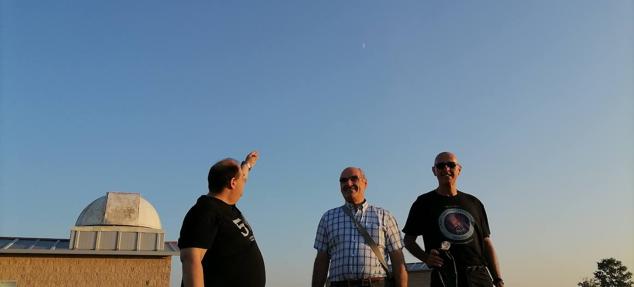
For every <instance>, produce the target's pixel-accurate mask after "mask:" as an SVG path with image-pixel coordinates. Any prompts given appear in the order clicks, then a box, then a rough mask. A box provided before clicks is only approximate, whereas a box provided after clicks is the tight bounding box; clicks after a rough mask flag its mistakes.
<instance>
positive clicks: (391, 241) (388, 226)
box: [385, 210, 403, 252]
mask: <svg viewBox="0 0 634 287" xmlns="http://www.w3.org/2000/svg"><path fill="white" fill-rule="evenodd" d="M385 236H386V238H387V241H386V242H387V244H386V248H387V251H389V252H393V251H395V250H401V249H403V241H402V240H401V231H400V230H399V229H398V224H397V223H396V219H395V218H394V216H392V214H391V213H390V212H388V211H387V210H386V211H385Z"/></svg>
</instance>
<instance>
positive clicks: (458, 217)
mask: <svg viewBox="0 0 634 287" xmlns="http://www.w3.org/2000/svg"><path fill="white" fill-rule="evenodd" d="M438 225H439V226H440V232H442V234H443V235H444V236H445V237H447V238H449V239H451V240H455V241H462V240H467V239H469V238H470V237H471V235H473V216H471V214H470V213H469V212H467V211H465V210H462V209H459V208H450V209H447V210H445V211H444V212H443V213H441V214H440V216H439V217H438Z"/></svg>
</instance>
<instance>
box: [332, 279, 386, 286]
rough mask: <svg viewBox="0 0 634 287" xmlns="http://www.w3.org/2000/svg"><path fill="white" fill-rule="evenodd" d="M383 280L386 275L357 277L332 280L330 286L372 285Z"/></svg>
mask: <svg viewBox="0 0 634 287" xmlns="http://www.w3.org/2000/svg"><path fill="white" fill-rule="evenodd" d="M383 280H385V277H371V278H364V279H355V280H342V281H332V282H330V286H332V287H341V286H345V287H348V286H372V283H377V282H381V281H383Z"/></svg>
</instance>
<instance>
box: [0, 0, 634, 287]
mask: <svg viewBox="0 0 634 287" xmlns="http://www.w3.org/2000/svg"><path fill="white" fill-rule="evenodd" d="M0 3H1V4H0V9H1V14H0V16H1V22H0V29H1V30H0V41H1V44H0V51H1V52H0V53H1V54H0V87H1V88H0V92H1V94H0V105H1V110H0V112H1V116H0V148H1V154H0V176H1V177H0V236H34V237H59V238H64V237H68V234H69V230H70V228H71V227H72V226H73V225H74V223H75V220H76V218H77V216H78V215H79V213H80V212H81V211H82V209H83V208H84V207H85V206H86V205H88V204H89V203H90V202H92V201H93V200H94V199H96V198H98V197H100V196H103V195H105V193H106V192H108V191H125V192H139V193H141V195H142V196H143V197H145V198H146V199H147V200H149V201H150V202H151V203H152V204H153V205H154V206H155V207H156V209H157V211H158V212H159V214H160V216H161V220H162V223H163V228H164V229H165V232H166V236H167V238H168V239H170V240H176V239H177V238H178V232H179V230H180V225H181V222H182V218H183V216H184V214H185V213H186V211H187V210H188V209H189V208H190V207H191V205H192V204H193V203H194V202H195V200H196V198H197V197H198V196H199V195H201V194H204V193H206V175H207V171H208V168H209V166H210V165H211V164H213V163H214V162H215V161H217V160H219V159H222V158H224V157H228V156H230V157H235V158H238V159H242V158H243V157H244V155H246V153H247V152H249V151H250V150H253V149H257V150H259V151H260V154H261V160H260V161H259V162H258V165H257V166H256V168H255V169H254V172H253V174H252V175H251V178H250V182H249V183H248V185H247V188H246V193H245V196H244V197H243V199H242V200H241V201H240V202H239V203H238V206H239V207H240V208H241V210H242V211H243V212H244V213H245V215H246V216H247V218H248V220H249V221H250V222H251V224H252V226H253V228H254V231H255V235H256V239H257V241H258V243H259V245H260V248H261V250H262V252H263V255H264V257H265V261H266V268H267V277H268V286H275V287H278V286H281V287H285V286H306V285H308V284H309V283H308V282H309V281H310V274H311V269H312V263H313V259H314V255H315V251H314V250H313V248H312V246H313V240H314V234H315V229H316V226H317V223H318V221H319V218H320V216H321V215H322V213H323V212H324V211H326V210H327V209H329V208H332V207H335V206H338V205H340V204H341V203H342V202H343V199H342V197H341V195H340V192H339V189H338V182H337V178H338V176H339V172H340V171H341V169H342V168H344V167H346V166H349V165H356V166H360V167H362V168H364V169H365V170H366V173H367V176H368V179H369V186H368V190H367V192H366V195H367V197H368V199H369V201H370V202H372V203H373V204H376V205H379V206H383V207H385V208H387V209H389V210H391V211H392V212H393V213H394V214H395V216H396V218H397V220H398V222H399V224H400V227H402V225H403V224H404V222H405V219H406V217H407V212H408V210H409V208H410V205H411V203H412V202H413V201H414V199H415V198H416V197H417V196H418V195H419V194H421V193H424V192H427V191H429V190H431V189H433V188H434V187H435V186H436V181H435V178H434V177H433V176H432V173H431V165H432V162H433V157H434V156H435V155H436V154H437V153H438V152H440V151H444V150H450V151H454V152H455V153H456V154H457V155H458V156H459V159H460V160H461V161H462V163H463V166H464V169H463V173H462V176H461V178H460V179H459V183H460V188H461V189H462V190H463V191H465V192H469V193H472V194H474V195H476V196H478V197H479V198H480V199H481V200H482V201H483V202H484V204H485V206H486V208H487V211H488V215H489V219H490V225H491V230H492V238H493V240H494V242H495V244H496V246H497V249H498V253H499V255H500V259H501V263H502V269H503V272H504V275H505V276H504V277H505V281H506V282H507V284H508V285H509V286H515V287H517V286H526V287H529V286H575V284H576V282H578V281H580V280H581V279H582V278H583V277H586V276H591V273H592V271H593V270H594V269H595V268H596V264H595V262H596V261H598V260H600V259H601V258H606V257H616V258H617V259H620V260H622V261H623V262H624V263H625V264H626V265H627V266H628V267H629V269H630V270H632V269H634V246H633V245H634V85H633V79H634V60H633V53H634V52H633V51H634V45H633V42H634V40H633V34H634V28H633V22H632V21H633V20H632V19H634V8H633V2H632V1H626V0H613V1H596V0H575V1H211V0H209V1H188V2H186V3H173V2H167V1H18V0H3V1H1V2H0ZM174 259H175V261H176V262H178V258H177V257H175V258H174ZM408 261H409V262H414V261H415V260H414V259H413V257H411V256H409V257H408ZM174 268H175V270H174V272H173V279H172V280H173V282H178V281H179V280H180V264H179V263H175V264H174Z"/></svg>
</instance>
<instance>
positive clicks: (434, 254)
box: [424, 249, 443, 267]
mask: <svg viewBox="0 0 634 287" xmlns="http://www.w3.org/2000/svg"><path fill="white" fill-rule="evenodd" d="M424 262H425V264H427V266H432V267H442V264H443V260H442V257H440V252H438V250H437V249H432V250H431V251H430V252H429V253H427V256H426V258H425V260H424Z"/></svg>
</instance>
